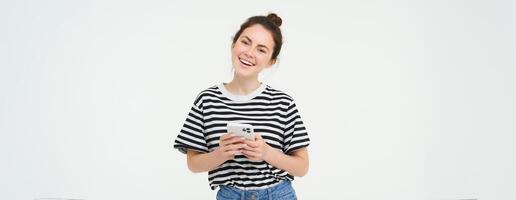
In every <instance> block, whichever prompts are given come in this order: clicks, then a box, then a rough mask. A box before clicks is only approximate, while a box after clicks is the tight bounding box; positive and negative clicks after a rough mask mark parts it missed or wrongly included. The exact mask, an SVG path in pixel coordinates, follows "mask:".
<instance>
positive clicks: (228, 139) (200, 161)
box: [187, 134, 244, 173]
mask: <svg viewBox="0 0 516 200" xmlns="http://www.w3.org/2000/svg"><path fill="white" fill-rule="evenodd" d="M243 140H244V139H243V138H242V137H237V136H234V135H231V134H224V135H222V136H221V137H220V142H219V147H218V148H217V149H215V150H214V151H212V152H209V153H201V152H198V151H194V150H190V149H189V150H188V151H187V163H188V169H190V171H192V172H195V173H197V172H206V171H210V170H213V169H215V168H217V167H218V166H219V165H221V164H222V163H224V162H226V161H227V160H230V159H233V158H234V156H235V154H236V153H237V152H239V149H240V148H242V145H243V144H242V141H243Z"/></svg>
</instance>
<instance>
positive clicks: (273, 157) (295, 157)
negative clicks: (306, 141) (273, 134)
mask: <svg viewBox="0 0 516 200" xmlns="http://www.w3.org/2000/svg"><path fill="white" fill-rule="evenodd" d="M269 148H270V149H269V150H268V151H267V154H266V156H265V159H264V160H265V161H266V162H268V163H269V164H271V165H272V166H275V167H276V168H278V169H282V170H285V171H287V172H288V173H289V174H291V175H292V176H299V177H301V176H304V175H306V173H307V172H308V150H307V149H306V147H303V148H301V149H298V150H296V151H294V152H292V155H288V154H284V153H283V152H281V151H280V150H278V149H275V148H272V147H270V146H269Z"/></svg>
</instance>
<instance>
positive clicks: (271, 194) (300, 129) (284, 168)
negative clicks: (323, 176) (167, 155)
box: [174, 13, 310, 199]
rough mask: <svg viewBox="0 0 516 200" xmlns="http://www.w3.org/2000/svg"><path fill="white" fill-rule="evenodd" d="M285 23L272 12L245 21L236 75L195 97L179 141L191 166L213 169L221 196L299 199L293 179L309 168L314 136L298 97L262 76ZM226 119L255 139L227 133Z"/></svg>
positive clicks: (235, 52) (235, 46)
mask: <svg viewBox="0 0 516 200" xmlns="http://www.w3.org/2000/svg"><path fill="white" fill-rule="evenodd" d="M281 23H282V20H281V18H280V17H279V16H277V15H276V14H274V13H271V14H269V15H267V16H254V17H251V18H249V19H248V20H247V21H246V22H245V23H244V24H242V25H241V26H240V29H239V30H238V32H237V33H236V34H235V37H234V38H233V42H232V45H231V58H232V64H233V68H234V74H233V80H231V82H229V83H221V84H218V85H215V86H213V87H210V88H208V89H206V90H204V91H202V92H201V93H200V94H199V95H198V96H197V98H196V99H195V101H194V105H193V106H192V108H191V111H190V113H189V115H188V116H187V118H186V122H185V123H184V125H183V128H182V129H181V131H180V133H179V135H178V136H177V138H176V140H175V143H174V147H175V148H177V149H179V150H180V151H181V152H183V153H186V154H187V164H188V168H189V169H190V170H191V171H192V172H206V171H208V175H209V178H208V179H209V183H210V186H211V188H212V189H213V190H215V189H217V188H220V189H219V190H218V193H217V199H241V198H248V197H250V198H251V199H280V198H281V199H296V194H295V191H294V189H293V188H292V186H291V184H290V182H291V181H292V180H294V176H304V175H305V174H306V173H307V171H308V150H307V146H308V145H309V141H310V140H309V138H308V134H307V131H306V129H305V126H304V123H303V121H302V120H301V117H300V114H299V112H298V110H297V107H296V104H295V103H294V100H293V98H292V97H291V96H290V95H288V94H286V93H284V92H282V91H280V90H277V89H273V88H272V87H271V86H268V85H265V84H263V83H261V82H260V81H259V80H258V75H259V74H260V72H262V70H263V69H266V68H270V67H271V66H272V65H274V64H275V63H276V59H277V57H278V55H279V52H280V51H281V46H282V43H283V40H282V34H281V30H280V28H279V27H280V26H281ZM228 123H240V124H247V125H251V126H252V127H253V128H254V132H255V133H256V134H255V138H254V140H247V139H244V138H242V137H240V136H236V135H235V134H232V133H228V130H227V124H228Z"/></svg>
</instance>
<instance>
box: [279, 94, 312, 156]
mask: <svg viewBox="0 0 516 200" xmlns="http://www.w3.org/2000/svg"><path fill="white" fill-rule="evenodd" d="M285 116H286V123H285V136H284V137H285V138H284V142H285V145H284V147H283V151H284V152H285V153H286V154H290V153H292V152H293V151H295V150H298V149H300V148H303V147H307V146H308V145H309V144H310V139H309V138H308V133H307V131H306V128H305V125H304V123H303V121H302V120H301V116H300V114H299V111H298V109H297V107H296V104H295V103H294V102H291V103H290V105H289V107H288V109H287V111H286V115H285Z"/></svg>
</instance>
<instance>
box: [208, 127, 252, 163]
mask: <svg viewBox="0 0 516 200" xmlns="http://www.w3.org/2000/svg"><path fill="white" fill-rule="evenodd" d="M244 139H245V138H244V137H240V136H236V135H233V134H231V133H226V134H224V135H222V136H220V139H219V147H218V148H217V149H216V150H215V151H217V153H218V154H219V156H220V157H222V158H224V159H225V160H230V159H233V158H234V157H235V155H236V154H240V153H242V152H241V149H242V148H243V147H245V144H244V143H243V141H244Z"/></svg>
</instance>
